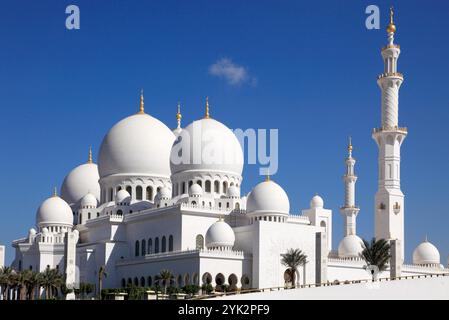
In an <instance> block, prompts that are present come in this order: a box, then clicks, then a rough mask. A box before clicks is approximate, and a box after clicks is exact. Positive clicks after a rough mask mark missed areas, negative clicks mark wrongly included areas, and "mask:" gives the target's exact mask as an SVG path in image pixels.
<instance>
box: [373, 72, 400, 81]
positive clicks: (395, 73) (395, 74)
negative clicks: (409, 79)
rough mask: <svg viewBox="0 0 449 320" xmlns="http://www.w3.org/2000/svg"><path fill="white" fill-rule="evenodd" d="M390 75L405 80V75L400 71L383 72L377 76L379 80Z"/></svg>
mask: <svg viewBox="0 0 449 320" xmlns="http://www.w3.org/2000/svg"><path fill="white" fill-rule="evenodd" d="M388 77H391V78H400V79H402V80H404V75H403V74H402V73H400V72H385V73H382V74H380V75H378V76H377V80H379V79H383V78H388Z"/></svg>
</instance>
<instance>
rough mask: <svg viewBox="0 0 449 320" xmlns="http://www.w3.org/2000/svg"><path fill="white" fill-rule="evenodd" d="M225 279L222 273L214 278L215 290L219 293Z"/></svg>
mask: <svg viewBox="0 0 449 320" xmlns="http://www.w3.org/2000/svg"><path fill="white" fill-rule="evenodd" d="M225 281H226V278H225V276H224V275H223V274H222V273H219V274H217V275H216V276H215V284H216V286H215V290H217V291H221V290H222V287H223V285H224V284H225Z"/></svg>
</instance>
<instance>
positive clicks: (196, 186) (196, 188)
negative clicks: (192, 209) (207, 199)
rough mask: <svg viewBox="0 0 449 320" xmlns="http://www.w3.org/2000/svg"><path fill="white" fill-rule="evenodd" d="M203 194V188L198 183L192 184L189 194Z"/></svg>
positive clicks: (192, 195)
mask: <svg viewBox="0 0 449 320" xmlns="http://www.w3.org/2000/svg"><path fill="white" fill-rule="evenodd" d="M202 195H203V188H201V187H200V185H199V184H198V183H194V184H192V186H191V187H190V189H189V196H191V197H200V196H202Z"/></svg>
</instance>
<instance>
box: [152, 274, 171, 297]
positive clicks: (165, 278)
mask: <svg viewBox="0 0 449 320" xmlns="http://www.w3.org/2000/svg"><path fill="white" fill-rule="evenodd" d="M173 278H174V276H173V274H172V273H171V272H170V271H169V270H166V269H164V270H162V271H161V272H160V273H159V274H158V275H157V276H156V277H155V280H156V281H157V283H160V282H162V284H163V285H164V295H165V294H167V287H168V285H169V284H170V282H171V281H172V280H173Z"/></svg>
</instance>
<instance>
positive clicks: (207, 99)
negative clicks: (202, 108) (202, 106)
mask: <svg viewBox="0 0 449 320" xmlns="http://www.w3.org/2000/svg"><path fill="white" fill-rule="evenodd" d="M209 118H210V115H209V97H206V114H205V115H204V119H209Z"/></svg>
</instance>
